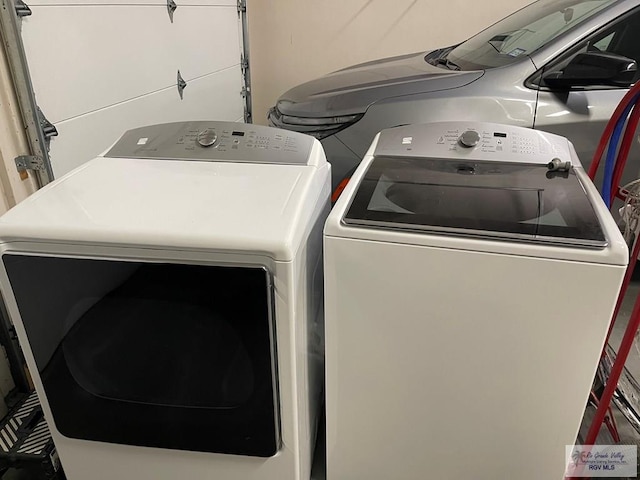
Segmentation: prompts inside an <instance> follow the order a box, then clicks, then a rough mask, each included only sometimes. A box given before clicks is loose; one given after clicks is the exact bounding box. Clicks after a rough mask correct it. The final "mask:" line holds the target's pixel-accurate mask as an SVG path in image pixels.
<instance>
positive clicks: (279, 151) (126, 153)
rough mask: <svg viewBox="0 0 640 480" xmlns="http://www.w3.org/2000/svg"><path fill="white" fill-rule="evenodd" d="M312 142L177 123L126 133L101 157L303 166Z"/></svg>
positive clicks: (246, 128)
mask: <svg viewBox="0 0 640 480" xmlns="http://www.w3.org/2000/svg"><path fill="white" fill-rule="evenodd" d="M314 142H315V139H314V138H313V137H310V136H308V135H303V134H300V133H297V132H290V131H288V130H281V129H277V128H272V127H264V126H261V125H252V124H245V123H236V122H214V121H211V122H180V123H164V124H159V125H150V126H147V127H141V128H136V129H134V130H129V131H128V132H126V133H125V134H124V135H123V136H122V137H121V138H120V140H118V141H117V142H116V144H115V145H114V146H113V147H111V149H110V150H109V151H108V152H107V153H106V154H105V157H118V158H155V159H164V160H197V161H209V162H214V161H218V162H247V163H276V164H287V165H306V164H307V163H308V162H309V155H310V153H311V148H312V147H313V143H314Z"/></svg>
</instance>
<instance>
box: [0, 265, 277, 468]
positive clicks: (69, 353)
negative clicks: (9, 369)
mask: <svg viewBox="0 0 640 480" xmlns="http://www.w3.org/2000/svg"><path fill="white" fill-rule="evenodd" d="M3 261H4V264H5V267H6V269H7V272H8V275H9V280H10V282H11V286H12V289H13V292H14V295H15V298H16V301H17V304H18V309H19V311H20V315H21V318H22V322H23V324H24V326H25V329H26V332H27V336H28V337H29V344H30V346H31V349H32V352H33V356H34V358H35V362H36V364H37V366H38V370H39V372H40V377H41V378H42V382H43V385H44V389H45V392H46V396H47V400H48V402H49V405H50V406H51V410H52V413H53V417H54V420H55V423H56V426H57V428H58V429H59V430H60V432H61V433H62V434H63V435H65V436H68V437H72V438H80V439H87V440H98V441H104V442H112V443H119V444H129V445H142V446H151V447H162V448H171V449H180V450H193V451H204V452H219V453H233V454H242V455H253V456H263V457H267V456H272V455H274V454H275V453H276V452H277V450H278V445H279V433H278V415H277V402H276V397H275V393H276V381H275V364H274V356H273V354H274V350H275V348H274V345H273V344H272V338H273V332H272V307H271V291H270V284H271V282H270V279H269V275H268V273H267V272H266V270H265V269H264V268H248V267H222V266H202V265H178V264H168V263H143V262H125V261H112V260H94V259H82V258H60V257H40V256H26V255H13V254H6V255H4V256H3Z"/></svg>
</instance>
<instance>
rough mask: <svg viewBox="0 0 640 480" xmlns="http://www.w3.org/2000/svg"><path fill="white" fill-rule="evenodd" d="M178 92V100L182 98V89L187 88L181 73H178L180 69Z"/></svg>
mask: <svg viewBox="0 0 640 480" xmlns="http://www.w3.org/2000/svg"><path fill="white" fill-rule="evenodd" d="M177 82H178V94H179V95H180V100H183V99H184V89H185V88H187V82H185V81H184V78H182V75H180V70H178V79H177Z"/></svg>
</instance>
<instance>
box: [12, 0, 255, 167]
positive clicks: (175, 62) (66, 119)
mask: <svg viewBox="0 0 640 480" xmlns="http://www.w3.org/2000/svg"><path fill="white" fill-rule="evenodd" d="M17 3H18V2H17ZM27 3H28V8H29V9H30V10H31V12H32V13H31V15H29V16H24V17H23V18H22V41H23V44H24V50H25V54H26V59H27V64H28V67H29V71H30V74H31V81H32V85H33V90H34V93H35V97H36V102H37V104H38V106H39V107H40V109H41V111H42V112H43V114H44V116H45V117H46V118H47V120H48V121H49V122H51V123H52V124H53V126H54V127H55V129H56V130H57V133H58V135H57V136H54V137H52V138H51V140H50V150H49V157H50V160H51V166H52V169H53V173H54V176H55V177H60V176H61V175H64V174H65V173H67V172H68V171H70V170H72V169H73V168H75V167H77V166H78V165H80V164H82V163H83V162H85V161H87V160H89V159H90V158H92V157H94V156H96V155H98V154H100V153H101V152H103V151H104V150H106V149H107V148H108V147H109V146H110V145H111V144H112V143H113V142H114V141H115V140H116V139H117V138H118V137H119V136H120V135H121V134H122V133H123V132H124V131H125V130H128V129H130V128H135V127H139V126H142V125H148V124H153V123H162V122H171V121H181V120H230V121H242V120H243V118H244V101H243V97H242V95H241V92H242V88H243V75H242V69H241V50H242V49H241V44H242V27H241V22H240V21H239V16H238V5H237V1H236V0H188V1H186V0H185V2H184V3H185V4H181V2H180V0H175V1H173V0H169V2H168V3H167V1H162V0H135V1H134V2H131V3H129V2H121V1H118V0H33V1H30V2H27Z"/></svg>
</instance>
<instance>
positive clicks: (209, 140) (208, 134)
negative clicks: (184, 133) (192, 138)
mask: <svg viewBox="0 0 640 480" xmlns="http://www.w3.org/2000/svg"><path fill="white" fill-rule="evenodd" d="M217 139H218V135H217V134H216V131H215V130H213V129H212V128H207V129H206V130H203V131H201V132H200V133H198V138H197V140H198V144H199V145H200V146H201V147H210V146H211V145H213V144H214V143H216V140H217Z"/></svg>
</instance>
